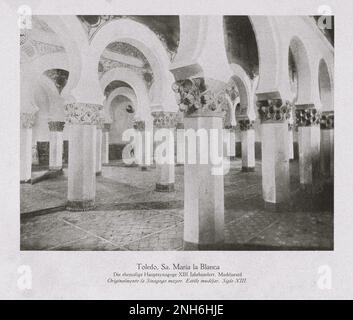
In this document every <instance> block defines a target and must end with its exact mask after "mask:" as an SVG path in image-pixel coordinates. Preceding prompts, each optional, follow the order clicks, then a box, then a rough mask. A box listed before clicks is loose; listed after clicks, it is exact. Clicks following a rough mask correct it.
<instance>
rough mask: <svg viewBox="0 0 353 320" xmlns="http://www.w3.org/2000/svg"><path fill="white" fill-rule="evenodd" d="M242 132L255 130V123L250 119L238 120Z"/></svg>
mask: <svg viewBox="0 0 353 320" xmlns="http://www.w3.org/2000/svg"><path fill="white" fill-rule="evenodd" d="M238 124H239V128H240V131H247V130H251V129H254V125H255V121H254V120H250V119H248V118H245V119H240V120H238Z"/></svg>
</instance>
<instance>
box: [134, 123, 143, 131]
mask: <svg viewBox="0 0 353 320" xmlns="http://www.w3.org/2000/svg"><path fill="white" fill-rule="evenodd" d="M133 127H134V129H135V130H137V131H144V130H145V127H146V126H145V121H134V125H133Z"/></svg>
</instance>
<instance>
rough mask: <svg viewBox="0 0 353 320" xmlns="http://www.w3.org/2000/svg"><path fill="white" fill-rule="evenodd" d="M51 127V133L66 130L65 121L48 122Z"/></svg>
mask: <svg viewBox="0 0 353 320" xmlns="http://www.w3.org/2000/svg"><path fill="white" fill-rule="evenodd" d="M48 125H49V131H59V132H60V131H63V130H64V126H65V122H63V121H49V122H48Z"/></svg>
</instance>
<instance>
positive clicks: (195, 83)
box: [173, 78, 224, 250]
mask: <svg viewBox="0 0 353 320" xmlns="http://www.w3.org/2000/svg"><path fill="white" fill-rule="evenodd" d="M204 86H205V84H204V80H203V79H202V78H197V79H192V80H191V79H190V80H186V81H183V80H182V81H178V82H176V84H175V86H174V87H173V89H174V90H175V92H176V93H177V94H178V96H179V99H178V101H179V102H180V101H184V103H189V104H187V105H185V104H184V103H180V109H181V110H182V111H185V116H184V126H185V136H186V141H185V150H186V152H185V163H184V249H186V250H190V249H191V250H195V249H212V248H220V246H221V245H222V243H223V242H224V176H223V120H222V118H223V113H222V112H220V110H219V108H218V106H217V102H215V101H213V100H212V98H211V99H210V100H208V99H207V98H208V97H207V98H206V96H202V97H200V96H199V93H198V92H199V88H204ZM185 88H187V92H186V90H185ZM190 95H194V97H193V98H194V99H192V100H193V101H190V100H189V99H185V97H186V96H190ZM203 99H205V100H203ZM200 101H207V103H200ZM195 105H196V106H198V108H195ZM199 129H200V130H203V132H204V133H205V134H201V131H199V134H201V135H202V136H203V137H205V138H206V139H207V140H205V139H204V138H198V139H197V138H196V136H197V133H198V130H199ZM211 129H214V130H215V131H214V132H217V133H218V136H217V139H215V141H214V143H213V144H211V143H210V132H211ZM192 136H193V137H194V139H195V140H196V142H195V140H194V143H191V141H192V139H193V138H192ZM216 143H217V149H211V148H210V147H211V145H212V146H213V148H214V147H215V144H216ZM216 156H217V157H216ZM215 157H216V158H217V159H218V161H219V165H220V166H221V170H217V169H219V167H218V166H216V163H215V161H214V158H215ZM193 160H195V162H194V161H193ZM216 168H217V169H216ZM220 171H221V172H220Z"/></svg>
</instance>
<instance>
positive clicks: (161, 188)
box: [156, 183, 175, 192]
mask: <svg viewBox="0 0 353 320" xmlns="http://www.w3.org/2000/svg"><path fill="white" fill-rule="evenodd" d="M174 190H175V188H174V183H168V184H161V183H156V191H158V192H173V191H174Z"/></svg>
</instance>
